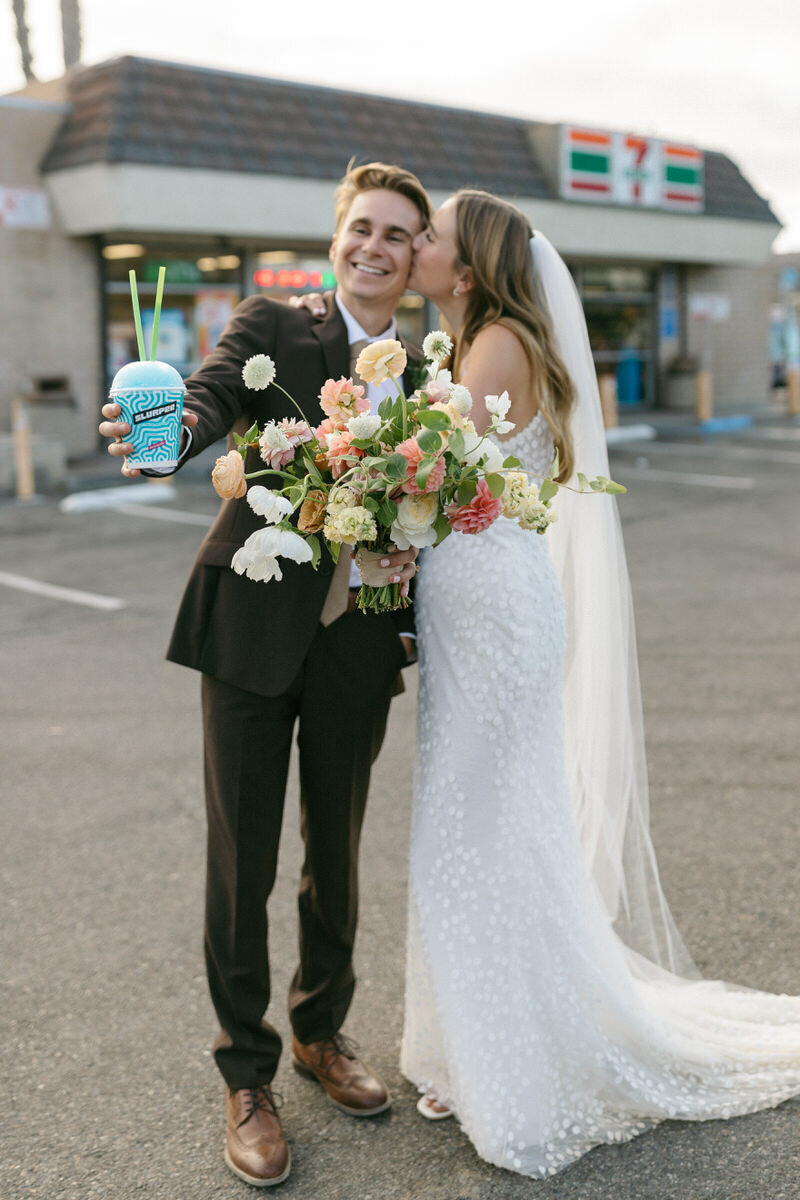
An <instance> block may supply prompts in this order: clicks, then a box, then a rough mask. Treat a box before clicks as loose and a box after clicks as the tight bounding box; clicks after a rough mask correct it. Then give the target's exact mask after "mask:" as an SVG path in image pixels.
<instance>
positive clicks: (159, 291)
mask: <svg viewBox="0 0 800 1200" xmlns="http://www.w3.org/2000/svg"><path fill="white" fill-rule="evenodd" d="M166 274H167V268H166V267H159V268H158V287H157V288H156V311H155V313H154V314H153V340H152V342H151V343H150V361H151V362H153V360H154V359H155V356H156V350H157V349H158V323H159V321H160V320H161V300H162V298H163V296H164V278H165V276H166Z"/></svg>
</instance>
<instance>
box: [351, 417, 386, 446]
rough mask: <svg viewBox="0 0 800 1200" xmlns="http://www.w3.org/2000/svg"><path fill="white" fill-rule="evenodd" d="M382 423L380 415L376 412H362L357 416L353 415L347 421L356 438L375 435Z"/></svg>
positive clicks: (360, 438)
mask: <svg viewBox="0 0 800 1200" xmlns="http://www.w3.org/2000/svg"><path fill="white" fill-rule="evenodd" d="M382 423H383V422H382V421H381V419H380V417H379V416H377V415H376V414H373V413H362V414H361V415H359V416H357V417H351V418H350V420H349V421H348V422H347V428H348V429H349V430H350V432H351V433H352V435H353V437H354V438H358V439H359V440H362V439H366V438H371V437H374V436H375V434H376V433H377V432H378V430H379V429H380V427H381V425H382Z"/></svg>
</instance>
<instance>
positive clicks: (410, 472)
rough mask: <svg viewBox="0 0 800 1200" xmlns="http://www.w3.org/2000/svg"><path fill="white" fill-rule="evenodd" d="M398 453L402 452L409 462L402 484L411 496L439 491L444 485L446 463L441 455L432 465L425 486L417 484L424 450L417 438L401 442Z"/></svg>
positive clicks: (396, 450) (403, 488) (397, 448)
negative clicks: (421, 486) (418, 469)
mask: <svg viewBox="0 0 800 1200" xmlns="http://www.w3.org/2000/svg"><path fill="white" fill-rule="evenodd" d="M395 453H396V454H402V455H403V458H405V459H406V461H407V462H408V468H407V470H406V478H405V482H404V483H403V485H402V490H403V491H404V492H406V493H407V494H408V495H409V496H422V495H423V494H424V493H425V492H438V490H439V488H440V487H441V486H442V480H443V479H444V472H445V465H444V459H443V458H441V457H439V458H437V459H436V461H435V463H434V464H433V466H432V467H431V471H430V474H429V475H428V478H427V480H426V481H425V487H424V488H420V487H419V486H418V484H417V480H416V474H417V467H418V466H419V464H420V463H421V462H422V459H423V457H424V454H425V452H424V450H423V449H422V447H421V446H420V444H419V442H418V441H417V439H416V438H408V440H407V441H405V442H401V443H400V445H399V446H397V447H396V449H395Z"/></svg>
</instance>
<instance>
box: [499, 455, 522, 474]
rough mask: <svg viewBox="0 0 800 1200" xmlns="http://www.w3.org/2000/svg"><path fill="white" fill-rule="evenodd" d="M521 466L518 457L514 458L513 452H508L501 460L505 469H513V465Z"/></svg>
mask: <svg viewBox="0 0 800 1200" xmlns="http://www.w3.org/2000/svg"><path fill="white" fill-rule="evenodd" d="M521 466H522V463H521V462H520V461H519V459H518V458H514V455H513V454H510V455H509V456H508V458H506V459H504V460H503V467H504V469H505V470H507V471H511V470H513V469H514V467H521Z"/></svg>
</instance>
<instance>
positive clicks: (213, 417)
mask: <svg viewBox="0 0 800 1200" xmlns="http://www.w3.org/2000/svg"><path fill="white" fill-rule="evenodd" d="M429 216H430V207H429V202H428V198H427V195H426V193H425V191H424V190H423V188H422V185H421V184H420V183H419V180H417V179H416V177H415V176H413V175H411V174H410V173H409V172H407V171H403V170H401V169H400V168H399V167H389V166H385V165H384V164H381V163H371V164H368V165H367V166H362V167H359V168H356V169H355V170H352V171H350V172H348V174H347V175H346V176H345V178H344V180H343V181H342V183H341V185H340V187H339V189H338V191H337V194H336V234H335V236H334V239H333V243H332V246H331V260H332V262H333V266H334V270H335V273H336V278H337V285H338V286H337V291H336V293H335V295H333V294H332V295H330V296H328V297H327V298H326V316H325V317H324V318H323V319H322V320H321V321H316V320H315V319H314V318H313V317H311V316H310V314H309V313H308V312H306V311H305V310H304V309H296V308H290V307H288V306H286V305H283V304H280V303H277V302H275V301H272V300H267V299H265V298H263V297H260V296H254V297H250V298H249V299H247V300H245V301H243V302H242V303H241V304H240V305H239V306H238V307H237V309H236V311H235V312H234V314H233V316H232V318H231V320H230V322H229V324H228V326H227V328H226V329H225V331H224V333H223V335H222V338H221V339H220V342H219V344H218V346H217V348H216V350H215V351H214V352H213V354H212V355H211V356H210V357H209V358H208V359H207V360H206V361H205V362H204V363H203V365H202V366H201V367H200V369H199V370H198V371H196V372H195V373H194V375H192V376H191V377H190V378H189V379H187V380H186V400H185V404H186V409H185V418H184V424H185V427H186V432H185V435H184V440H185V441H188V442H189V443H190V444H188V446H186V447H185V449H184V452H183V454H182V456H181V461H185V459H186V458H188V457H191V456H193V455H194V454H197V453H199V452H200V451H201V450H203V449H205V448H206V447H207V446H209V445H211V444H212V443H213V442H215V441H216V440H217V439H218V438H220V437H221V436H223V435H224V434H227V433H229V432H230V431H231V430H232V429H233V428H234V427H236V428H238V429H240V430H243V429H244V428H247V427H248V426H249V425H250V424H251V423H252V422H253V421H258V423H259V425H263V424H264V423H265V422H266V421H268V420H271V419H280V418H281V417H285V416H292V415H293V410H292V409H291V407H290V405H289V402H288V400H286V398H285V397H284V396H283V395H282V393H281V392H279V391H278V390H277V389H276V388H274V387H270V388H268V389H267V390H266V391H248V390H247V389H246V388H245V387H244V384H243V381H242V376H241V372H242V366H243V365H244V363H245V361H246V360H247V359H248V358H249V357H250V356H251V355H254V354H269V355H270V356H271V357H272V358H273V359H274V361H275V363H276V366H277V379H278V382H279V383H280V384H281V386H282V387H283V388H285V389H286V391H288V392H289V394H290V395H291V396H293V397H294V398H295V400H297V401H298V403H299V405H300V407H301V408H302V410H303V412H304V414H305V416H306V418H307V420H308V421H309V423H310V424H311V425H317V424H319V423H320V421H321V420H322V419H323V416H324V414H323V413H322V411H321V409H320V407H319V404H318V400H317V396H318V393H319V391H320V388H321V386H322V384H323V383H324V381H325V380H326V379H327V378H329V377H331V378H334V379H335V378H338V377H339V376H341V375H351V374H352V359H353V357H354V355H353V350H354V347H356V344H357V348H360V347H361V346H362V345H363V341H364V339H372V340H377V339H378V338H380V337H391V336H395V328H394V309H395V307H396V304H397V301H398V300H399V299H400V297H401V295H402V294H403V292H404V290H405V286H406V280H407V278H408V272H409V268H410V264H411V255H412V246H411V243H412V239H413V238H414V237H415V236H416V234H417V233H418V232H419V231H420V229H422V228H423V227H424V225H425V224H426V223H427V221H428V219H429ZM407 390H408V388H407ZM373 399H374V397H373ZM103 413H104V416H106V417H111V418H113V417H116V416H118V415H119V410H118V408H116V406H114V405H106V406H105V407H104V409H103ZM100 431H101V433H103V434H104V435H105V436H107V437H114V438H116V439H117V440H116V441H115V442H114V443H113V444H112V445H111V446H109V451H110V453H112V454H115V455H126V454H128V453H130V452H131V447H130V445H129V444H127V443H125V442H124V441H122V439H121V435H124V434H125V433H127V432H128V431H129V430H128V426H125V425H123V426H122V427H120V425H119V424H117V423H116V422H114V421H110V420H109V421H106V422H104V423H103V424H102V425H101V426H100ZM250 453H251V455H252V454H253V452H252V451H251V452H250ZM246 467H247V470H249V471H252V470H258V469H259V468H263V463H261V462H260V460H259V459H258V458H257V457H255V456H253V457H252V459H251V460H250V461H248V462H247V464H246ZM123 471H124V473H125V474H128V475H133V474H136V473H137V472H135V471H132V470H130V469H127V468H126V467H125V466H123ZM259 482H262V481H259ZM263 482H266V483H267V485H269V478H267V479H266V480H264V481H263ZM262 525H263V520H262V519H261V518H259V517H258V516H256V514H255V513H254V512H253V511H252V510H251V508H250V506H249V505H248V504H247V502H246V500H244V499H240V500H226V501H224V502H223V504H222V507H221V509H220V513H219V515H218V517H217V519H216V521H215V522H214V525H213V527H212V528H211V529H210V531H209V533H208V534H207V536H206V537H205V539H204V541H203V543H202V545H201V547H200V550H199V552H198V555H197V559H196V561H195V565H194V567H193V569H192V573H191V575H190V577H189V582H188V585H187V588H186V592H185V594H184V597H183V601H182V603H181V607H180V610H179V612H178V617H177V621H176V624H175V628H174V631H173V635H172V640H171V642H170V646H169V650H168V655H167V656H168V658H170V659H171V660H172V661H173V662H178V663H182V664H184V665H186V666H189V667H193V668H195V669H196V670H198V671H200V672H202V702H203V730H204V744H205V780H206V801H207V809H208V869H207V888H206V925H205V950H206V965H207V971H208V980H209V987H210V991H211V997H212V1000H213V1003H214V1007H215V1009H216V1012H217V1016H218V1018H219V1022H220V1026H221V1032H220V1034H219V1036H218V1038H217V1040H216V1043H215V1047H214V1054H215V1059H216V1062H217V1066H218V1067H219V1069H220V1071H221V1072H222V1075H223V1077H224V1079H225V1082H226V1084H227V1087H226V1101H227V1113H228V1132H227V1143H226V1150H225V1159H226V1162H227V1163H228V1165H229V1166H230V1167H231V1169H232V1170H233V1171H234V1172H235V1173H236V1174H237V1175H238V1176H240V1178H242V1179H245V1180H246V1181H247V1182H249V1183H252V1184H255V1185H257V1186H262V1187H263V1186H269V1185H271V1184H276V1183H280V1182H282V1181H283V1180H284V1179H286V1177H287V1176H288V1174H289V1169H290V1155H289V1148H288V1145H287V1143H286V1139H285V1137H284V1134H283V1130H282V1128H281V1124H280V1120H279V1118H278V1114H277V1111H276V1108H275V1103H274V1099H273V1095H272V1091H271V1087H270V1084H271V1080H272V1078H273V1075H274V1074H275V1070H276V1068H277V1064H278V1057H279V1055H280V1051H281V1039H280V1036H279V1035H278V1033H277V1031H276V1030H275V1029H274V1028H273V1026H272V1025H270V1024H269V1023H268V1022H267V1021H266V1020H265V1018H264V1014H265V1012H266V1010H267V1006H268V1004H269V1000H270V974H269V962H268V957H267V914H266V904H267V899H268V897H269V894H270V892H271V890H272V887H273V884H274V882H275V872H276V865H277V857H278V842H279V838H280V829H281V820H282V815H283V805H284V793H285V788H286V777H287V770H288V765H289V752H290V746H291V741H292V736H293V732H294V728H295V725H296V724H297V726H298V747H299V752H300V806H301V828H302V834H303V840H304V843H305V861H304V864H303V871H302V878H301V884H300V894H299V901H298V903H299V918H300V962H299V965H298V967H297V971H296V972H295V976H294V979H293V980H292V984H291V989H290V993H289V1012H290V1018H291V1024H292V1030H293V1037H292V1056H293V1062H294V1065H295V1067H296V1068H297V1069H298V1070H299V1071H300V1072H301V1073H302V1074H304V1075H308V1076H309V1077H313V1078H315V1079H317V1080H318V1081H319V1082H320V1083H321V1085H322V1086H323V1088H324V1089H325V1091H326V1093H327V1095H328V1097H329V1098H330V1099H331V1100H332V1102H333V1103H334V1104H336V1105H337V1106H338V1107H339V1108H341V1109H343V1110H344V1111H345V1112H348V1113H351V1114H352V1115H353V1116H372V1115H374V1114H376V1113H379V1112H383V1111H384V1110H385V1109H386V1108H388V1107H389V1105H390V1103H391V1101H390V1098H389V1095H388V1092H387V1090H386V1087H385V1085H384V1084H383V1082H382V1081H381V1080H380V1079H379V1078H378V1077H377V1076H376V1075H375V1074H374V1073H373V1072H371V1071H370V1069H369V1068H368V1067H367V1066H366V1065H365V1064H363V1063H361V1062H359V1060H358V1059H357V1058H356V1057H355V1054H354V1053H353V1048H352V1044H351V1043H349V1042H348V1040H347V1039H346V1038H344V1037H343V1036H342V1035H341V1033H340V1029H341V1026H342V1023H343V1022H344V1019H345V1015H346V1013H347V1010H348V1008H349V1005H350V1002H351V999H352V996H353V990H354V986H355V976H354V973H353V966H352V953H353V944H354V939H355V931H356V918H357V906H358V844H359V837H360V833H361V825H362V820H363V816H364V808H365V804H366V799H367V790H368V786H369V775H370V768H371V765H372V763H373V761H374V759H375V757H376V756H377V754H378V751H379V749H380V746H381V743H382V740H383V735H384V731H385V727H386V718H387V714H388V709H389V702H390V698H391V695H392V692H393V689H394V688H395V687H396V685H397V683H398V675H399V671H400V669H401V667H402V666H403V665H404V664H405V662H406V661H407V651H408V647H409V643H407V642H404V640H402V635H403V634H405V633H406V632H408V631H409V630H410V624H411V623H410V620H409V616H408V614H407V613H406V612H400V613H392V614H381V615H375V614H363V613H361V612H358V611H354V605H353V601H352V594H351V595H350V600H349V604H348V608H347V610H345V611H344V612H342V614H341V615H339V616H336V611H335V609H334V611H333V612H331V611H330V608H331V605H330V600H329V595H328V594H329V589H330V584H331V579H332V576H333V571H334V568H333V563H332V560H331V559H330V558H329V557H328V556H327V555H325V556H323V560H322V563H321V565H320V568H319V570H318V571H317V572H314V571H312V570H311V569H310V568H309V567H308V566H300V565H298V564H296V563H293V562H290V561H287V560H283V561H282V564H281V565H282V569H283V572H284V577H283V580H282V581H281V582H279V583H276V582H272V583H270V584H261V583H253V582H251V581H250V580H248V579H246V578H245V577H243V576H239V575H237V574H235V573H234V571H233V570H232V569H231V566H230V563H231V559H232V557H233V554H234V552H235V550H236V549H237V548H238V547H240V546H241V545H242V543H243V542H244V540H245V539H246V538H247V537H248V535H249V534H250V533H252V532H253V531H254V530H255V529H257V528H259V527H260V526H262ZM409 558H410V555H408V554H406V555H399V554H398V555H393V556H391V570H392V571H393V573H394V574H395V575H396V576H397V577H398V578H400V579H401V580H406V579H408V578H410V576H411V574H413V571H414V566H413V563H410V562H409V561H408V560H409ZM343 599H344V602H345V603H346V602H347V596H346V595H345V596H344V597H343ZM326 601H327V603H326ZM331 616H333V617H335V619H333V620H331V619H330V617H331ZM321 618H322V620H321ZM323 621H325V622H327V623H323Z"/></svg>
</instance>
